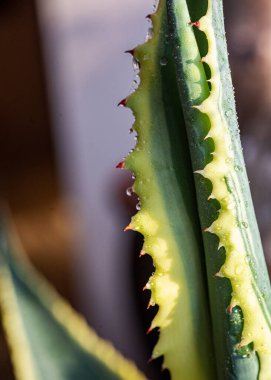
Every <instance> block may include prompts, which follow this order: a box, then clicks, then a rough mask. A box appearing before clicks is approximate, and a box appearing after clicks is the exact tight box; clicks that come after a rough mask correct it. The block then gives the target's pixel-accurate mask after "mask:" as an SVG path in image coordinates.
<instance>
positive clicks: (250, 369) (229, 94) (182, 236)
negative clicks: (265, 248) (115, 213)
mask: <svg viewBox="0 0 271 380" xmlns="http://www.w3.org/2000/svg"><path fill="white" fill-rule="evenodd" d="M150 18H151V20H152V23H153V36H152V38H150V39H149V40H148V41H147V42H146V43H145V44H143V45H141V46H139V47H137V48H136V49H134V50H133V56H134V59H135V60H136V61H138V64H139V65H140V84H139V86H138V89H137V90H136V91H135V93H133V94H131V95H130V96H129V97H128V98H127V99H126V100H125V105H126V106H128V107H130V108H131V110H132V111H133V114H134V116H135V124H134V129H135V130H136V132H137V144H136V146H135V149H134V151H133V152H132V153H131V154H130V155H129V156H128V157H127V158H126V160H125V162H124V164H123V166H124V167H125V168H127V169H129V170H131V171H132V172H133V173H134V176H135V182H134V185H133V188H134V191H135V192H136V193H137V194H138V196H139V199H140V204H141V210H140V211H139V212H138V213H137V214H136V215H135V216H134V217H133V218H132V221H131V224H130V225H129V228H132V229H133V230H135V231H139V232H141V233H142V234H143V235H144V246H143V251H144V252H147V253H149V254H150V255H151V256H152V258H153V262H154V265H155V267H156V271H155V273H154V275H153V276H152V277H151V278H150V280H149V282H148V284H147V287H148V288H150V289H151V291H152V296H151V302H152V303H156V304H158V306H159V311H158V313H157V315H156V317H155V318H154V320H153V323H152V326H151V327H159V329H160V339H159V341H158V343H157V345H156V347H155V349H154V352H153V357H157V356H159V355H164V364H163V365H164V366H165V367H166V368H168V369H169V370H170V372H171V376H172V379H173V380H177V379H180V378H182V379H184V380H185V379H201V378H202V379H204V378H208V379H210V378H212V377H213V376H214V367H215V366H216V371H217V376H218V378H219V379H251V380H252V379H260V380H263V379H271V365H270V359H271V356H270V355H271V335H270V311H271V309H270V307H271V304H270V295H271V293H270V282H269V277H268V273H267V269H266V265H265V261H264V256H263V252H262V246H261V241H260V237H259V232H258V228H257V223H256V219H255V215H254V210H253V205H252V201H251V195H250V190H249V184H248V179H247V175H246V170H245V164H244V160H243V155H242V148H241V144H240V138H239V129H238V124H237V117H236V111H235V102H234V93H233V87H232V82H231V76H230V69H229V63H228V54H227V47H226V40H225V31H224V20H223V10H222V1H221V0H209V1H192V0H191V1H186V0H167V1H163V0H160V2H159V6H158V10H157V12H156V13H155V14H154V15H151V16H150ZM191 164H192V166H191ZM195 193H196V194H195ZM205 279H207V282H208V293H207V292H206V291H205V282H204V281H205ZM209 310H210V314H211V324H210V322H209V315H208V312H209ZM211 339H212V341H213V343H214V349H213V348H212V343H211ZM213 355H214V356H213ZM212 358H213V359H212Z"/></svg>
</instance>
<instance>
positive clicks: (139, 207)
mask: <svg viewBox="0 0 271 380" xmlns="http://www.w3.org/2000/svg"><path fill="white" fill-rule="evenodd" d="M136 209H137V211H139V210H140V209H141V203H140V202H138V203H137V204H136Z"/></svg>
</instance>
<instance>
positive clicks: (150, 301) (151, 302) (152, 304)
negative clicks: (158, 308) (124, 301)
mask: <svg viewBox="0 0 271 380" xmlns="http://www.w3.org/2000/svg"><path fill="white" fill-rule="evenodd" d="M154 305H155V302H154V301H153V300H152V298H150V300H149V303H148V306H147V309H148V310H149V308H150V307H151V306H154Z"/></svg>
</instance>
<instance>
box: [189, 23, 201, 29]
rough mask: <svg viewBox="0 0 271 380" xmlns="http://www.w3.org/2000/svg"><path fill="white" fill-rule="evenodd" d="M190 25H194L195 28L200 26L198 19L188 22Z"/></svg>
mask: <svg viewBox="0 0 271 380" xmlns="http://www.w3.org/2000/svg"><path fill="white" fill-rule="evenodd" d="M190 25H192V26H195V27H196V28H198V29H199V27H200V24H199V21H195V22H192V21H191V22H190Z"/></svg>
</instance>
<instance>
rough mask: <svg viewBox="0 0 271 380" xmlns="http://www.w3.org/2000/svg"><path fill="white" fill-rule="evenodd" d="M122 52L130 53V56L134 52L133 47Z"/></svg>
mask: <svg viewBox="0 0 271 380" xmlns="http://www.w3.org/2000/svg"><path fill="white" fill-rule="evenodd" d="M124 53H128V54H131V55H132V56H134V54H135V49H131V50H125V52H124Z"/></svg>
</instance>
